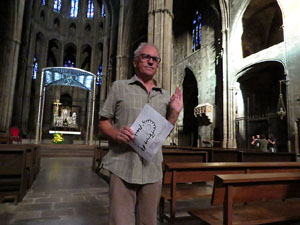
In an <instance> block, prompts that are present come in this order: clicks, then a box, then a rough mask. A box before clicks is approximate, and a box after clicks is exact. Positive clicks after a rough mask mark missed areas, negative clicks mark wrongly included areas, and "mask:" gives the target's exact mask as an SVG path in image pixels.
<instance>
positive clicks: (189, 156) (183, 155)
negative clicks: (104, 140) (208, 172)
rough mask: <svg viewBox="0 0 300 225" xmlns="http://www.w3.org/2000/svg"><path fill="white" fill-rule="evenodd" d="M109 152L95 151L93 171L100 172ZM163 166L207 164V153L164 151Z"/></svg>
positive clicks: (98, 149) (101, 148)
mask: <svg viewBox="0 0 300 225" xmlns="http://www.w3.org/2000/svg"><path fill="white" fill-rule="evenodd" d="M107 152H108V146H105V147H97V148H96V149H95V150H94V156H93V165H92V170H93V171H95V172H99V167H100V164H101V160H102V158H103V157H104V156H105V154H106V153H107ZM163 160H164V162H163V165H164V163H165V162H207V161H208V156H207V153H206V152H201V151H186V150H184V151H183V150H173V149H163Z"/></svg>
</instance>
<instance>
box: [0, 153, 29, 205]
mask: <svg viewBox="0 0 300 225" xmlns="http://www.w3.org/2000/svg"><path fill="white" fill-rule="evenodd" d="M0 165H1V166H0V202H2V201H3V200H4V199H5V198H11V197H13V198H14V199H15V202H19V201H21V200H22V199H23V197H24V195H25V193H26V190H27V181H28V179H27V176H28V174H27V173H26V150H24V149H14V150H12V149H8V150H5V149H0Z"/></svg>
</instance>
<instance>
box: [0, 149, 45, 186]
mask: <svg viewBox="0 0 300 225" xmlns="http://www.w3.org/2000/svg"><path fill="white" fill-rule="evenodd" d="M0 149H5V150H15V149H21V150H25V152H26V169H27V170H28V174H29V181H28V182H27V184H28V187H27V188H30V187H31V185H32V184H33V182H34V180H35V178H36V176H37V174H38V173H39V170H40V148H39V147H38V146H36V145H32V144H2V145H0Z"/></svg>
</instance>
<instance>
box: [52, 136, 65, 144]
mask: <svg viewBox="0 0 300 225" xmlns="http://www.w3.org/2000/svg"><path fill="white" fill-rule="evenodd" d="M62 136H63V135H62V134H60V133H55V134H53V139H52V142H53V143H54V144H62V143H63V142H64V138H63V137H62Z"/></svg>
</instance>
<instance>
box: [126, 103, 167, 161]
mask: <svg viewBox="0 0 300 225" xmlns="http://www.w3.org/2000/svg"><path fill="white" fill-rule="evenodd" d="M131 129H132V130H133V132H134V141H133V142H130V144H129V145H130V146H131V147H132V148H134V150H135V151H136V152H137V153H138V154H139V155H140V156H141V157H143V158H144V159H146V160H147V161H151V159H152V158H153V157H154V156H155V154H156V153H157V151H158V150H159V149H160V148H161V146H162V145H163V143H164V141H165V140H166V138H167V137H168V135H169V134H170V132H171V131H172V129H173V125H172V124H171V123H170V122H169V121H168V120H166V118H164V117H163V116H162V115H161V114H160V113H158V112H157V111H156V110H155V109H153V108H152V107H151V106H150V105H149V104H146V105H145V106H144V108H143V109H142V111H141V112H140V114H139V115H138V117H137V118H136V120H135V121H134V123H133V124H132V126H131Z"/></svg>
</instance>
